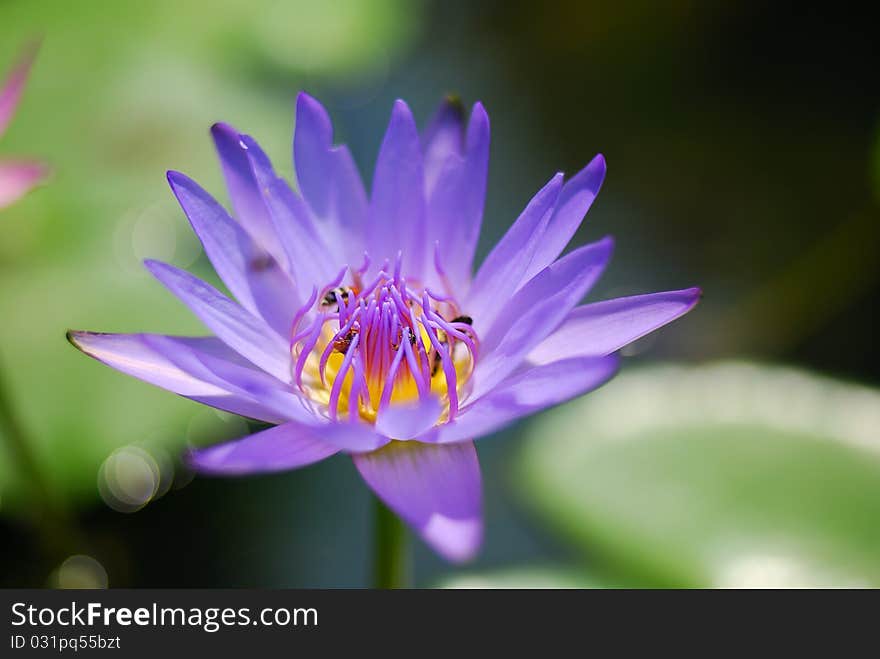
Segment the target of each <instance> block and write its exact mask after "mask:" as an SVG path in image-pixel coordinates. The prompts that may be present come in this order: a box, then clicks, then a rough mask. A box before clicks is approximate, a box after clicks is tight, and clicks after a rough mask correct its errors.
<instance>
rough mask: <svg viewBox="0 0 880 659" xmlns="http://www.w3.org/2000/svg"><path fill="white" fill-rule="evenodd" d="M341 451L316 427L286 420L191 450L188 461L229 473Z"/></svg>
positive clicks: (292, 465) (277, 467)
mask: <svg viewBox="0 0 880 659" xmlns="http://www.w3.org/2000/svg"><path fill="white" fill-rule="evenodd" d="M338 452H339V449H338V448H336V447H335V446H333V445H331V444H327V443H326V442H323V441H321V439H320V438H319V437H318V436H317V433H316V431H315V429H314V428H309V427H307V426H302V425H300V424H298V423H285V424H284V425H281V426H275V427H274V428H269V429H268V430H263V431H262V432H258V433H255V434H253V435H249V436H247V437H242V438H241V439H236V440H234V441H231V442H226V443H224V444H219V445H217V446H211V447H209V448H203V449H194V450H191V451H190V452H189V454H188V455H187V462H188V463H189V464H190V465H191V466H192V467H193V468H194V469H195V470H196V471H200V472H202V473H208V474H222V475H225V476H229V475H234V474H239V475H240V474H253V473H267V472H273V471H285V470H287V469H296V468H298V467H305V466H306V465H310V464H313V463H315V462H319V461H321V460H323V459H324V458H328V457H330V456H331V455H333V454H334V453H338Z"/></svg>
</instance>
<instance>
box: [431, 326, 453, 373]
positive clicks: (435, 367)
mask: <svg viewBox="0 0 880 659" xmlns="http://www.w3.org/2000/svg"><path fill="white" fill-rule="evenodd" d="M437 342H438V343H439V344H440V345H442V346H448V345H449V338H448V337H447V336H446V332H444V331H443V330H437ZM433 354H434V360H433V362H432V364H431V377H434V376H435V375H437V372H438V371H439V370H440V367H441V366H442V365H443V358H442V357H441V356H440V351H439V350H434V351H433Z"/></svg>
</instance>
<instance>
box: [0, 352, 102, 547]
mask: <svg viewBox="0 0 880 659" xmlns="http://www.w3.org/2000/svg"><path fill="white" fill-rule="evenodd" d="M0 366H2V365H0ZM3 376H4V373H3V369H2V367H0V438H5V439H6V442H7V446H8V449H9V451H10V453H11V455H12V457H13V460H15V461H16V462H17V463H18V469H19V471H20V477H22V478H24V479H25V480H26V481H27V483H28V485H29V486H30V489H31V497H32V499H31V500H32V502H33V503H32V505H33V508H32V512H33V513H34V514H35V521H36V522H37V524H38V526H39V531H40V535H41V539H42V542H43V545H44V548H45V549H46V551H47V554H48V557H49V558H50V559H51V560H55V558H57V556H61V555H66V554H69V553H70V552H71V551H72V550H73V549H75V548H77V547H83V546H85V540H84V538H83V536H82V535H81V534H80V533H79V531H78V529H77V528H76V527H75V526H74V524H73V522H72V520H71V519H70V517H69V515H68V512H67V510H66V509H65V508H64V507H63V506H62V505H61V504H60V502H59V501H58V499H57V498H56V496H55V493H54V491H53V490H52V487H51V485H50V483H49V481H48V480H47V479H46V478H45V475H44V473H43V469H42V466H41V465H40V463H39V461H38V459H37V457H36V456H35V455H34V452H33V444H32V443H31V441H30V439H29V438H28V437H27V435H26V433H25V431H24V428H23V426H22V424H21V422H20V420H19V419H18V417H17V416H16V414H15V406H14V404H13V401H12V395H11V392H10V391H9V389H8V388H7V387H6V382H5V379H4V377H3Z"/></svg>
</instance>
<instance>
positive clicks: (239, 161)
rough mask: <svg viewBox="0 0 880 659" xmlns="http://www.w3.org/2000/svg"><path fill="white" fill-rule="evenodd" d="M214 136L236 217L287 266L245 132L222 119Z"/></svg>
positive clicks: (213, 128) (249, 233) (252, 236)
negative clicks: (249, 152)
mask: <svg viewBox="0 0 880 659" xmlns="http://www.w3.org/2000/svg"><path fill="white" fill-rule="evenodd" d="M211 136H212V137H213V138H214V145H215V146H216V148H217V154H218V155H219V156H220V165H221V167H222V169H223V176H224V178H225V179H226V187H227V189H228V190H229V199H230V201H231V202H232V208H233V210H234V211H235V217H236V219H237V220H238V221H239V223H240V224H241V226H242V227H244V229H245V231H246V232H247V233H248V235H249V236H250V237H251V238H253V240H254V241H256V243H257V244H258V245H259V246H260V247H262V248H263V249H264V250H265V251H267V252H269V253H270V254H271V255H272V256H273V257H274V258H275V260H276V261H278V262H279V263H280V264H281V265H282V266H286V265H287V263H286V260H285V254H284V253H283V252H282V250H280V249H279V248H278V238H277V235H276V233H275V227H274V225H273V224H272V220H271V218H270V217H269V210H268V208H266V204H265V202H264V201H263V195H262V193H261V192H260V188H259V186H258V185H257V181H256V177H255V176H254V172H253V170H252V168H251V163H250V159H249V158H248V153H247V149H246V148H245V146H244V144H243V143H242V140H241V136H240V135H239V133H238V131H237V130H235V129H234V128H233V127H232V126H230V125H228V124H222V123H219V124H214V125H213V126H212V127H211ZM172 185H173V184H172ZM212 201H213V200H212ZM215 203H216V202H215Z"/></svg>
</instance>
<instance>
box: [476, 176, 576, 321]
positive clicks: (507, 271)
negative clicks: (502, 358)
mask: <svg viewBox="0 0 880 659" xmlns="http://www.w3.org/2000/svg"><path fill="white" fill-rule="evenodd" d="M560 190H562V174H556V175H555V176H554V177H553V178H551V179H550V180H549V181H548V182H547V184H546V185H545V186H544V187H543V188H541V190H539V191H538V193H537V194H536V195H535V196H534V197H532V200H531V201H530V202H529V203H528V205H527V206H526V207H525V210H523V212H522V213H521V214H520V216H519V217H518V218H517V220H516V222H514V223H513V225H512V226H511V227H510V229H508V230H507V233H505V234H504V237H503V238H502V239H501V240H500V241H499V242H498V244H497V245H495V248H494V249H493V250H492V251H491V252H490V253H489V256H487V257H486V260H485V261H484V262H483V264H482V265H481V266H480V270H479V271H478V272H477V276H476V277H475V278H474V281H473V284H471V288H470V291H469V293H468V296H467V298H465V300H464V309H466V310H468V313H472V314H473V317H474V329H475V330H476V331H477V334H478V335H482V333H484V332H486V331H487V330H488V329H489V328H490V327H492V323H493V322H494V321H495V317H496V316H497V315H498V312H499V311H500V310H501V309H502V307H503V306H504V305H505V304H506V303H507V302H509V300H510V297H511V296H512V295H513V293H514V292H515V291H516V289H517V288H518V287H519V282H520V281H521V280H522V278H523V274H524V273H525V272H526V270H527V269H528V267H529V264H530V263H531V262H532V257H533V256H534V254H535V250H536V249H537V248H538V245H539V244H540V243H541V238H542V236H543V233H544V230H545V228H546V226H547V222H548V221H549V220H550V217H551V215H552V213H553V208H554V206H555V204H556V200H557V199H558V198H559V192H560ZM477 312H478V313H477Z"/></svg>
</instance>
